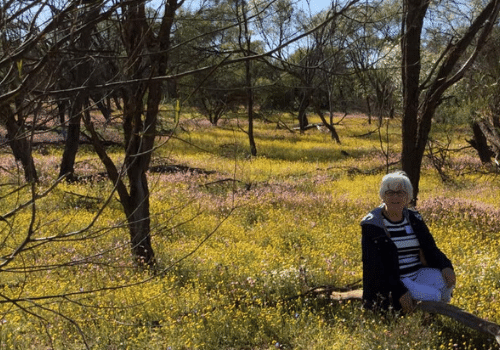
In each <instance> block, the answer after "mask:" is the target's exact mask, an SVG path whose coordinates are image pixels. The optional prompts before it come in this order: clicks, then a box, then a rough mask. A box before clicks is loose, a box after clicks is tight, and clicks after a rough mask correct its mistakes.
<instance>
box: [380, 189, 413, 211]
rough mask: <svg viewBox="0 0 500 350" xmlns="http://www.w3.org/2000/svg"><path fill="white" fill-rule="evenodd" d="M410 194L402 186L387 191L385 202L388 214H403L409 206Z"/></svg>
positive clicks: (384, 196) (384, 197)
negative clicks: (404, 209)
mask: <svg viewBox="0 0 500 350" xmlns="http://www.w3.org/2000/svg"><path fill="white" fill-rule="evenodd" d="M408 198H409V196H408V193H406V191H405V190H404V189H403V186H401V184H397V185H396V186H394V187H393V188H390V189H389V190H387V191H385V193H384V195H383V198H382V199H383V201H384V203H385V207H386V210H387V211H388V212H393V213H396V212H402V211H403V208H404V207H406V205H407V204H408Z"/></svg>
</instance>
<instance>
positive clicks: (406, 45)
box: [401, 0, 429, 204]
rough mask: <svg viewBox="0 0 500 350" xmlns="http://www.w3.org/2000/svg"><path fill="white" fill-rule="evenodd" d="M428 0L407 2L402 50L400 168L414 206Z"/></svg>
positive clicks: (418, 158) (418, 170) (408, 0)
mask: <svg viewBox="0 0 500 350" xmlns="http://www.w3.org/2000/svg"><path fill="white" fill-rule="evenodd" d="M428 6H429V1H428V0H404V7H405V8H404V9H403V16H404V18H403V21H402V26H403V27H402V32H403V38H402V42H401V49H402V54H403V62H402V63H403V64H402V69H403V71H402V78H403V120H402V137H403V147H402V156H401V163H402V164H401V165H402V169H403V171H405V172H406V174H407V175H408V177H409V179H410V181H411V183H412V185H413V204H415V203H416V201H417V195H418V184H419V181H420V168H421V165H422V157H421V156H420V150H419V144H418V132H416V131H417V130H418V128H419V108H418V106H419V98H420V87H419V84H420V68H421V65H420V64H421V63H420V62H421V58H420V45H421V39H420V37H421V34H422V28H423V21H424V17H425V14H426V12H427V8H428Z"/></svg>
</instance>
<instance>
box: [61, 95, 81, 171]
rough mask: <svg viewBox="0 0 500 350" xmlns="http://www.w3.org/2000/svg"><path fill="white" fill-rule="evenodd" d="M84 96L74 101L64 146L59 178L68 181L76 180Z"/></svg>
mask: <svg viewBox="0 0 500 350" xmlns="http://www.w3.org/2000/svg"><path fill="white" fill-rule="evenodd" d="M82 107H83V103H82V96H81V95H79V96H77V97H76V99H75V100H74V101H73V105H72V106H71V109H70V114H69V117H68V118H69V122H68V132H67V135H66V143H65V146H64V153H63V156H62V160H61V167H60V170H59V176H60V177H61V176H66V179H67V180H68V181H73V180H74V173H75V157H76V153H77V152H78V145H79V143H80V122H81V119H82Z"/></svg>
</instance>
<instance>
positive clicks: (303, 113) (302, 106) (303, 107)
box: [298, 91, 311, 133]
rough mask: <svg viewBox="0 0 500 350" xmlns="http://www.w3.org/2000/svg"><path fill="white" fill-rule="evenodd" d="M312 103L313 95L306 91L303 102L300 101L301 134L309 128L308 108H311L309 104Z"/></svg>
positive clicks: (303, 94)
mask: <svg viewBox="0 0 500 350" xmlns="http://www.w3.org/2000/svg"><path fill="white" fill-rule="evenodd" d="M310 102H311V93H310V92H309V91H304V92H303V93H302V100H301V101H300V106H299V115H298V119H299V129H300V132H301V133H303V132H304V131H305V130H306V128H307V126H308V125H309V121H308V120H307V107H309V104H310Z"/></svg>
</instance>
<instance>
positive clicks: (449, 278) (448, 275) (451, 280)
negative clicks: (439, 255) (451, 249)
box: [441, 267, 457, 288]
mask: <svg viewBox="0 0 500 350" xmlns="http://www.w3.org/2000/svg"><path fill="white" fill-rule="evenodd" d="M441 274H442V275H443V279H444V281H445V283H446V286H447V287H448V288H451V287H452V286H454V285H455V284H456V283H457V278H456V276H455V272H454V271H453V269H451V268H449V267H447V268H444V269H443V270H442V271H441Z"/></svg>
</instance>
